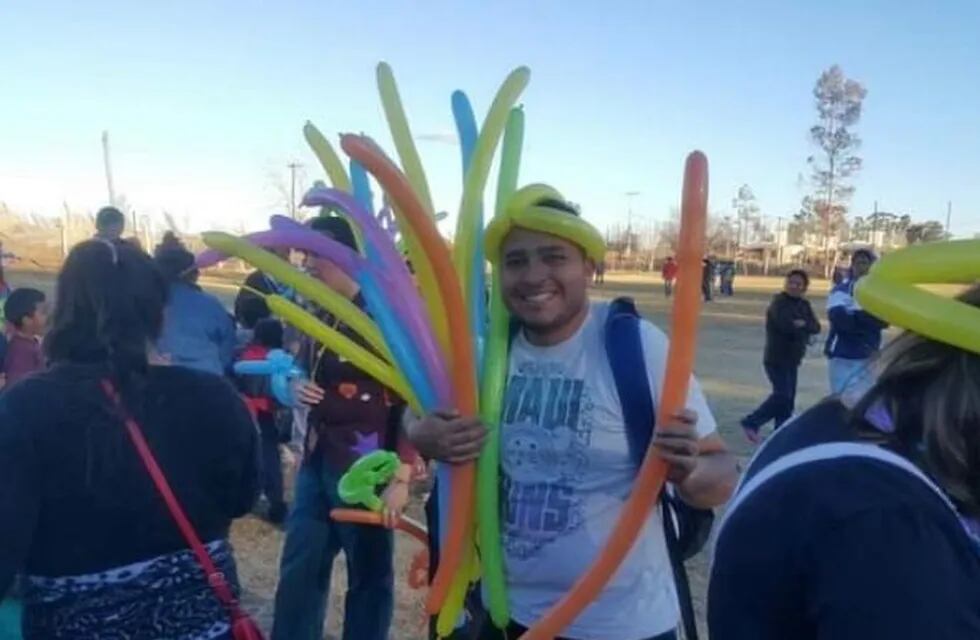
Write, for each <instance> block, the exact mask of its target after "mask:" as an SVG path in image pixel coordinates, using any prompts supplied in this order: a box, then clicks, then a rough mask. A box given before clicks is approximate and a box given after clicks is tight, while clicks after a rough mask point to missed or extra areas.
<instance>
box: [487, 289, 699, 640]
mask: <svg viewBox="0 0 980 640" xmlns="http://www.w3.org/2000/svg"><path fill="white" fill-rule="evenodd" d="M608 312H609V304H608V303H595V302H593V303H592V304H591V307H590V310H589V316H588V318H587V319H586V321H585V322H584V323H583V325H582V327H581V328H580V329H579V331H578V332H577V333H576V334H575V335H574V336H573V337H571V338H569V339H568V340H566V341H565V342H563V343H561V344H558V345H554V346H550V347H535V346H533V345H531V344H530V343H529V342H528V341H527V340H526V339H525V337H524V336H523V335H522V334H521V335H518V336H516V337H515V338H514V342H513V345H512V348H511V355H510V369H509V373H508V380H507V392H506V396H505V400H504V411H503V416H502V418H501V463H502V464H501V466H502V491H503V496H504V498H503V500H504V504H505V508H504V517H503V521H502V523H501V529H502V532H503V545H504V559H505V563H506V569H507V591H508V597H509V604H510V612H511V617H512V618H513V619H514V620H516V621H517V622H518V623H520V624H522V625H524V626H531V625H532V624H533V623H534V622H535V621H536V620H538V619H539V618H541V616H542V615H543V614H544V613H545V612H546V611H547V610H548V609H549V608H550V607H551V606H552V605H554V604H555V603H556V602H557V601H558V600H559V599H560V598H561V597H562V596H563V595H564V594H565V593H566V592H567V591H568V590H569V589H570V588H571V586H572V585H573V584H574V583H575V581H576V580H577V579H578V578H579V576H581V575H582V574H583V573H584V572H585V571H586V570H587V569H588V568H589V566H590V565H591V563H592V561H593V559H594V558H595V557H596V556H597V555H598V553H599V550H600V549H602V547H603V546H604V545H605V542H606V540H607V539H608V538H609V535H610V533H611V531H612V529H613V526H614V524H615V522H616V520H617V518H618V516H619V514H620V511H621V509H622V505H623V503H624V501H625V500H626V498H627V497H628V496H629V493H630V491H631V489H632V487H633V481H634V479H635V477H636V471H637V469H636V466H635V465H634V463H633V461H632V459H631V457H630V453H629V446H628V444H627V438H626V428H625V426H624V423H623V411H622V409H621V407H620V404H619V396H618V395H617V392H616V385H615V381H614V380H613V375H612V368H611V367H610V365H609V359H608V357H607V356H606V351H605V345H604V325H605V321H606V317H607V315H608ZM640 336H641V341H642V343H643V350H644V355H645V359H646V363H647V372H648V377H649V378H650V383H651V391H652V394H653V398H655V400H656V402H657V403H658V404H659V398H660V391H661V387H662V381H663V377H664V371H665V369H666V364H667V347H668V341H667V337H666V336H665V335H664V333H663V332H662V331H660V330H659V329H657V328H656V327H654V326H653V325H652V324H650V323H649V322H646V321H641V323H640ZM687 407H688V408H689V409H691V410H693V411H695V412H697V414H698V417H699V420H698V424H697V432H698V434H699V436H700V437H704V436H706V435H708V434H710V433H712V432H713V431H714V430H715V427H716V424H715V419H714V417H713V416H712V414H711V410H710V409H709V408H708V405H707V402H706V401H705V398H704V394H703V393H702V392H701V388H700V386H699V385H698V384H697V382H696V381H695V380H693V379H692V382H691V387H690V391H689V393H688V402H687ZM678 617H679V613H678V605H677V594H676V591H675V588H674V581H673V576H672V573H671V567H670V559H669V556H668V554H667V546H666V542H665V540H664V534H663V524H662V522H661V516H660V513H659V509H655V510H654V512H653V513H652V515H651V516H650V519H649V521H648V522H647V524H646V526H645V527H644V529H643V531H642V533H641V534H640V537H639V538H638V540H637V542H636V544H635V545H634V547H633V549H632V551H631V552H630V553H629V555H627V557H626V560H625V561H624V562H623V565H622V566H621V567H620V568H619V570H618V571H617V572H616V574H615V575H614V577H613V579H612V580H611V581H610V583H609V584H608V585H607V586H606V588H605V590H604V591H603V592H602V593H601V594H600V595H599V597H598V598H597V599H596V600H595V601H594V602H592V604H590V605H589V606H588V607H587V608H586V609H585V610H584V611H583V612H582V613H581V614H580V615H579V617H578V619H577V620H575V622H574V623H572V624H571V625H570V626H569V627H568V628H567V629H565V630H564V631H563V632H562V634H561V635H562V636H563V637H569V638H574V639H576V640H641V639H643V638H649V637H650V636H654V635H658V634H660V633H664V632H667V631H669V630H671V629H674V628H675V627H676V626H677V622H678Z"/></svg>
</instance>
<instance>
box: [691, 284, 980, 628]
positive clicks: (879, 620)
mask: <svg viewBox="0 0 980 640" xmlns="http://www.w3.org/2000/svg"><path fill="white" fill-rule="evenodd" d="M960 299H961V301H962V302H964V304H969V305H972V306H973V307H978V306H980V287H974V288H973V289H972V290H971V291H969V292H968V293H966V294H964V295H963V296H961V298H960ZM879 362H880V363H881V364H882V366H881V367H880V375H879V376H878V377H877V380H876V381H875V382H874V384H873V386H872V388H871V389H870V390H869V391H868V392H867V393H866V394H865V395H864V396H862V398H861V399H860V400H858V401H857V403H856V404H849V402H848V400H847V398H837V397H831V398H829V399H828V400H827V401H825V402H823V403H821V404H819V405H817V406H816V407H814V408H813V409H811V410H809V411H807V412H806V413H804V414H803V415H801V416H800V417H799V418H798V419H796V420H794V421H793V422H792V423H791V424H788V425H786V426H785V427H784V428H782V429H780V430H779V431H778V432H777V433H775V434H774V435H773V436H772V437H771V438H769V439H768V440H767V441H766V443H765V444H764V445H763V446H762V447H761V448H760V449H759V451H758V452H757V453H756V455H755V457H754V458H753V460H752V462H751V463H750V464H749V465H748V469H747V470H746V472H745V476H744V478H743V480H742V482H741V484H740V486H739V488H738V490H737V491H736V493H735V496H734V498H733V499H732V501H731V502H729V504H728V508H727V511H726V514H725V517H724V519H723V520H722V521H721V523H720V524H719V525H718V528H717V544H716V547H715V550H714V554H713V557H714V561H713V564H712V569H711V581H710V586H709V589H708V627H709V631H710V633H711V640H786V639H789V638H792V639H794V640H796V639H800V640H803V639H806V640H816V639H821V640H822V639H827V640H829V639H833V640H871V639H872V638H875V639H878V638H882V639H884V638H887V639H888V640H923V639H925V638H928V639H929V640H966V638H980V482H978V480H977V479H978V478H980V456H978V453H977V452H980V344H974V345H972V348H971V349H970V350H967V349H961V348H958V347H955V346H952V345H949V344H944V343H942V342H938V341H936V340H931V339H929V338H926V337H923V336H920V335H916V334H913V333H906V334H904V335H902V336H900V337H899V338H898V339H896V340H895V341H894V342H893V343H892V344H891V345H890V346H889V347H888V348H887V349H886V350H885V351H884V352H883V353H882V355H881V357H880V359H879Z"/></svg>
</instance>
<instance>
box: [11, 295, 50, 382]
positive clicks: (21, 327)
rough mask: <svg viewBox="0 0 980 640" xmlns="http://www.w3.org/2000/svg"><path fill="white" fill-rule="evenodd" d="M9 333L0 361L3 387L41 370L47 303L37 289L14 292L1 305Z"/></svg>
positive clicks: (42, 366)
mask: <svg viewBox="0 0 980 640" xmlns="http://www.w3.org/2000/svg"><path fill="white" fill-rule="evenodd" d="M3 311H4V316H6V319H7V322H8V323H9V324H10V326H11V329H12V332H11V334H10V337H9V339H8V343H7V346H6V353H5V354H4V357H3V368H2V372H3V377H4V380H5V384H6V386H10V385H12V384H13V383H15V382H17V381H19V380H21V379H23V378H26V377H27V376H29V375H30V374H32V373H34V372H36V371H40V370H41V369H43V368H44V357H43V356H42V355H41V336H42V335H43V334H44V328H45V326H47V324H48V310H47V301H46V299H45V297H44V293H42V292H40V291H38V290H37V289H29V288H21V289H16V290H14V292H13V293H11V294H10V296H8V297H7V300H6V302H4V305H3Z"/></svg>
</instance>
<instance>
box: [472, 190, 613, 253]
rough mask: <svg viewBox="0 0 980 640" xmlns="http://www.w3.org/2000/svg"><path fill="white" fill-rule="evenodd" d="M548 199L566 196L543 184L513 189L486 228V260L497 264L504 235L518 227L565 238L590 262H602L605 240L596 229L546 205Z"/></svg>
mask: <svg viewBox="0 0 980 640" xmlns="http://www.w3.org/2000/svg"><path fill="white" fill-rule="evenodd" d="M550 202H559V203H562V204H564V203H565V199H564V198H563V197H562V195H561V194H560V193H558V191H556V190H555V189H553V188H552V187H549V186H548V185H545V184H530V185H527V186H526V187H522V188H521V189H518V190H517V191H515V192H514V195H512V196H511V198H510V200H509V201H508V202H507V207H506V208H505V210H504V212H503V215H498V216H497V217H495V218H494V219H493V222H491V223H490V225H489V226H488V227H487V231H486V234H485V240H484V242H485V244H486V256H487V259H488V260H490V262H491V263H493V264H496V263H497V261H498V260H499V259H500V250H501V247H502V245H503V243H504V238H506V237H507V234H508V233H510V231H511V229H514V228H515V227H520V228H522V229H530V230H531V231H539V232H541V233H547V234H550V235H553V236H557V237H559V238H561V239H562V240H567V241H568V242H571V243H573V244H575V245H577V246H579V247H581V248H582V250H583V251H584V252H585V255H586V257H587V258H589V259H590V260H592V261H593V262H596V263H599V262H602V259H603V258H604V257H605V255H606V243H605V241H604V240H603V239H602V234H600V233H599V230H598V229H596V228H595V227H593V226H592V225H591V224H589V223H588V222H586V221H585V220H583V219H582V218H580V217H579V216H578V215H576V214H573V213H569V212H568V211H566V210H564V208H562V209H559V208H556V207H554V206H549V203H550Z"/></svg>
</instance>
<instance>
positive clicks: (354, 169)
mask: <svg viewBox="0 0 980 640" xmlns="http://www.w3.org/2000/svg"><path fill="white" fill-rule="evenodd" d="M350 183H351V189H352V190H353V191H354V194H353V195H354V199H355V200H357V202H358V204H360V205H361V206H362V207H364V208H365V209H367V210H368V211H374V194H372V193H371V183H370V182H368V174H367V171H365V170H364V167H362V166H361V163H360V162H358V161H357V160H351V161H350Z"/></svg>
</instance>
